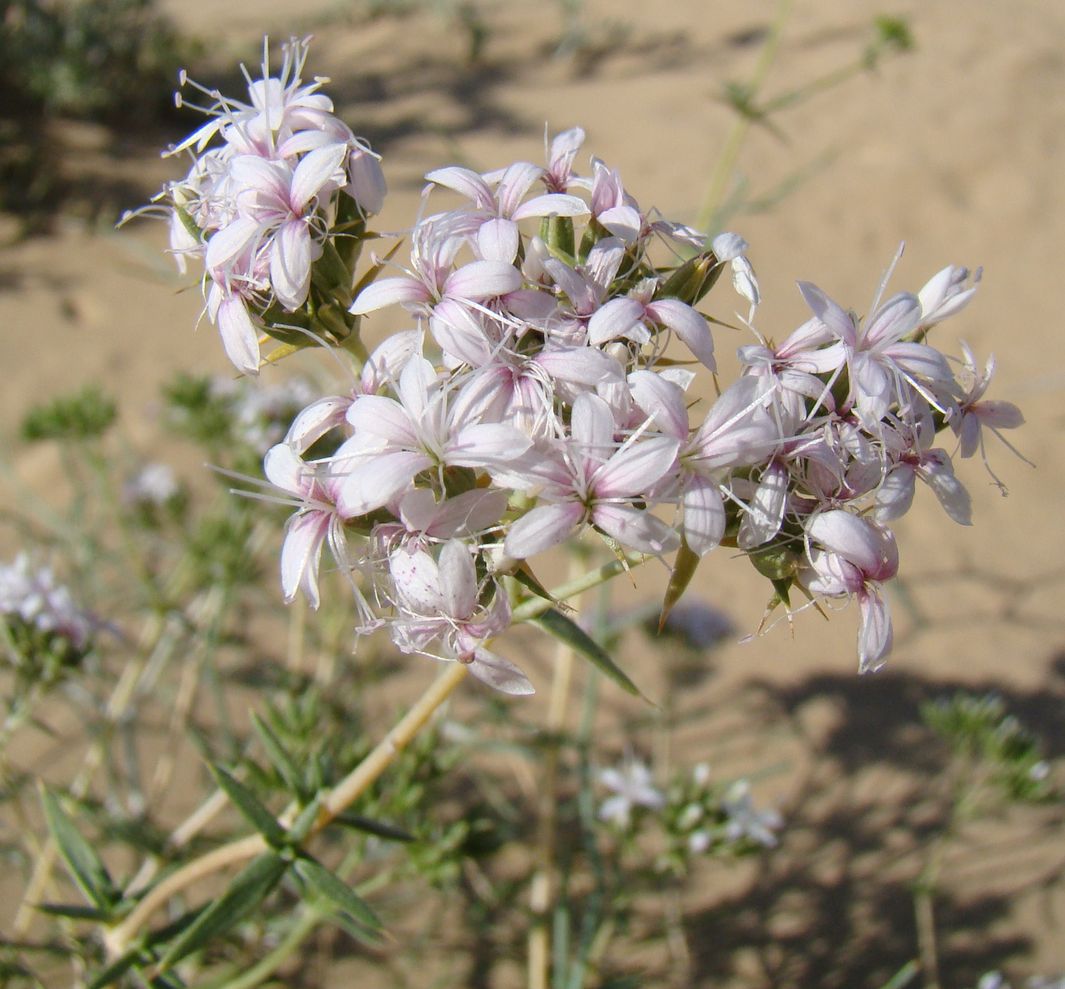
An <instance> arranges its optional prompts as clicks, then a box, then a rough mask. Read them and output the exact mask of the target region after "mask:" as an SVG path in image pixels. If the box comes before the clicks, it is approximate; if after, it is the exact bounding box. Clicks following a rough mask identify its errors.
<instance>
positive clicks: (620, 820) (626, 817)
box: [598, 757, 666, 828]
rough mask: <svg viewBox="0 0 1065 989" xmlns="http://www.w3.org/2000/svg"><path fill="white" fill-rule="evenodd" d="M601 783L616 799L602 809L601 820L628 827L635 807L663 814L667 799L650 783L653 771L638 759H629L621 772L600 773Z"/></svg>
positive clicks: (611, 797)
mask: <svg viewBox="0 0 1065 989" xmlns="http://www.w3.org/2000/svg"><path fill="white" fill-rule="evenodd" d="M598 778H599V782H600V783H602V784H603V786H605V787H606V788H607V789H608V790H612V791H613V795H612V796H609V797H607V798H606V800H604V801H603V804H602V806H601V807H600V808H599V820H601V821H606V822H607V823H609V824H616V825H617V826H618V827H620V828H624V827H627V826H628V824H629V821H630V820H631V818H632V809H633V808H634V807H646V808H648V810H661V809H662V808H663V807H664V806H665V805H666V798H665V796H664V795H663V794H662V792H661V791H660V790H658V789H657V788H656V787H655V786H654V784H653V783H652V782H651V770H650V769H648V768H647V766H646V765H645V764H644V763H642V762H640V761H639V760H638V759H633V758H631V757H630V758H628V759H626V760H625V762H624V763H623V764H622V766H621V767H620V768H608V769H601V770H599V773H598Z"/></svg>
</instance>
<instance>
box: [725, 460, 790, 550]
mask: <svg viewBox="0 0 1065 989" xmlns="http://www.w3.org/2000/svg"><path fill="white" fill-rule="evenodd" d="M790 484H791V475H790V474H789V473H788V470H787V468H786V467H785V466H784V465H783V464H782V463H780V462H779V461H776V460H774V461H772V462H771V463H770V464H769V465H768V466H767V467H766V469H765V470H764V471H762V476H761V477H760V478H759V479H758V486H757V487H756V488H755V490H754V494H753V495H752V496H751V498H750V500H749V501H748V502H747V505H746V510H745V511H744V513H743V519H742V521H741V522H740V530H739V533H738V534H737V536H736V544H737V545H738V546H739V547H740V549H744V550H749V549H754V548H755V547H756V546H763V545H765V544H766V543H767V542H769V540H771V539H773V538H774V537H775V536H776V534H777V533H778V532H780V527H781V525H782V524H783V523H784V509H785V507H786V505H787V501H788V489H789V487H790Z"/></svg>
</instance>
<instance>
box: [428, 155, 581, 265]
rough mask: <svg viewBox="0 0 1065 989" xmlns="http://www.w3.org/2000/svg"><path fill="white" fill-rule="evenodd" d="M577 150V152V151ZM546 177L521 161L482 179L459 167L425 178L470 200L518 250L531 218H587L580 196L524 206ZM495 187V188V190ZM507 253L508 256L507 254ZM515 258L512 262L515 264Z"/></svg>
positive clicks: (552, 195)
mask: <svg viewBox="0 0 1065 989" xmlns="http://www.w3.org/2000/svg"><path fill="white" fill-rule="evenodd" d="M574 150H576V149H574ZM543 177H544V170H543V169H542V168H541V167H540V166H539V165H534V164H532V163H531V162H528V161H518V162H515V163H514V164H513V165H509V166H508V167H507V168H506V169H503V170H502V171H499V172H491V173H489V174H488V175H478V174H477V172H474V171H472V170H471V169H469V168H460V167H459V166H457V165H452V166H449V167H448V168H438V169H436V170H435V171H432V172H429V174H428V175H426V176H425V178H426V180H427V181H429V182H433V183H435V184H436V185H439V186H443V187H444V188H446V189H451V190H452V191H454V192H457V193H458V194H459V195H461V196H465V197H466V198H467V199H469V200H470V201H471V202H472V203H473V205H474V207H475V208H476V210H477V213H478V215H479V217H480V220H481V222H482V223H490V222H492V221H496V222H495V223H494V232H493V234H492V236H493V237H496V238H503V239H504V240H505V241H506V242H507V243H510V242H513V243H514V245H515V248H516V246H517V238H518V236H519V234H518V226H517V224H518V221H519V220H524V219H526V218H528V217H544V216H584V215H585V214H586V213H587V212H588V205H587V203H585V201H584V200H583V199H580V198H579V197H577V196H570V195H567V194H566V193H560V192H549V193H546V194H544V195H542V196H534V197H533V198H532V199H530V200H528V201H526V202H524V203H523V202H522V200H523V199H524V198H525V194H526V193H527V192H528V191H529V189H530V188H531V187H532V185H533V183H534V182H536V181H537V180H538V179H541V178H543ZM493 186H494V188H493ZM504 253H505V252H504ZM513 258H514V254H511V255H510V257H509V259H508V260H513Z"/></svg>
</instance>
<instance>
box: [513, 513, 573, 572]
mask: <svg viewBox="0 0 1065 989" xmlns="http://www.w3.org/2000/svg"><path fill="white" fill-rule="evenodd" d="M583 516H584V506H583V505H581V504H579V503H577V502H575V501H568V502H562V503H561V504H557V505H540V506H538V507H536V508H534V509H533V510H532V511H531V512H528V513H526V514H525V515H523V516H522V517H521V518H520V519H518V520H517V521H516V522H515V523H514V524H513V525H512V526H511V527H510V532H508V533H507V538H506V541H505V542H504V543H503V552H504V553H506V555H507V556H510V557H513V558H514V559H515V560H524V559H527V558H528V557H530V556H535V555H536V554H537V553H542V552H543V551H544V550H546V549H550V548H551V547H552V546H557V545H558V544H559V543H561V542H564V541H565V540H566V539H567V538H568V537H569V535H570V534H571V533H572V532H573V530H574V529H576V528H577V525H578V524H579V523H580V521H581V519H582V518H583Z"/></svg>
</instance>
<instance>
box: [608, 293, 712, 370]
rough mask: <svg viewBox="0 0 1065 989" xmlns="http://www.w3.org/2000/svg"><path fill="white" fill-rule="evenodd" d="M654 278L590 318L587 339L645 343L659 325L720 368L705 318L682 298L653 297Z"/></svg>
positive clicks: (704, 362) (699, 356)
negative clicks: (626, 340)
mask: <svg viewBox="0 0 1065 989" xmlns="http://www.w3.org/2000/svg"><path fill="white" fill-rule="evenodd" d="M656 287H657V284H656V282H655V280H653V279H646V280H645V281H643V282H641V283H640V284H639V285H637V286H636V287H635V288H634V289H633V290H632V291H631V292H629V294H628V295H626V296H623V297H621V298H617V299H611V300H610V301H609V302H607V303H606V304H605V305H603V306H602V307H600V308H599V309H597V310H596V311H595V312H594V313H593V314H592V317H591V319H590V320H589V321H588V342H589V343H590V344H592V345H593V346H601V345H602V344H604V343H607V342H608V341H610V340H616V339H618V338H619V337H627V338H628V339H631V340H634V341H635V342H636V343H638V344H643V343H646V342H647V341H648V340H649V339H650V338H651V335H652V332H657V331H658V330H659V329H660V328H663V327H664V328H666V329H668V330H671V331H672V332H674V333H675V334H676V335H677V336H678V337H680V339H681V340H682V341H683V342H684V343H685V344H686V345H687V347H688V349H689V350H690V351H691V352H692V353H693V354H694V355H695V357H696V358H697V359H698V360H699V361H700V362H702V363H703V364H704V365H705V366H706V367H708V368H709V369H710V370H711V371H716V370H717V362H716V361H715V360H714V340H713V337H712V336H711V335H710V327H709V325H708V324H707V322H706V319H705V318H704V317H703V316H701V315H700V314H699V313H698V312H696V311H695V310H694V309H693V308H692V307H691V306H689V305H688V304H687V303H684V302H681V301H680V299H654V298H653V296H654V292H655V289H656Z"/></svg>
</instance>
